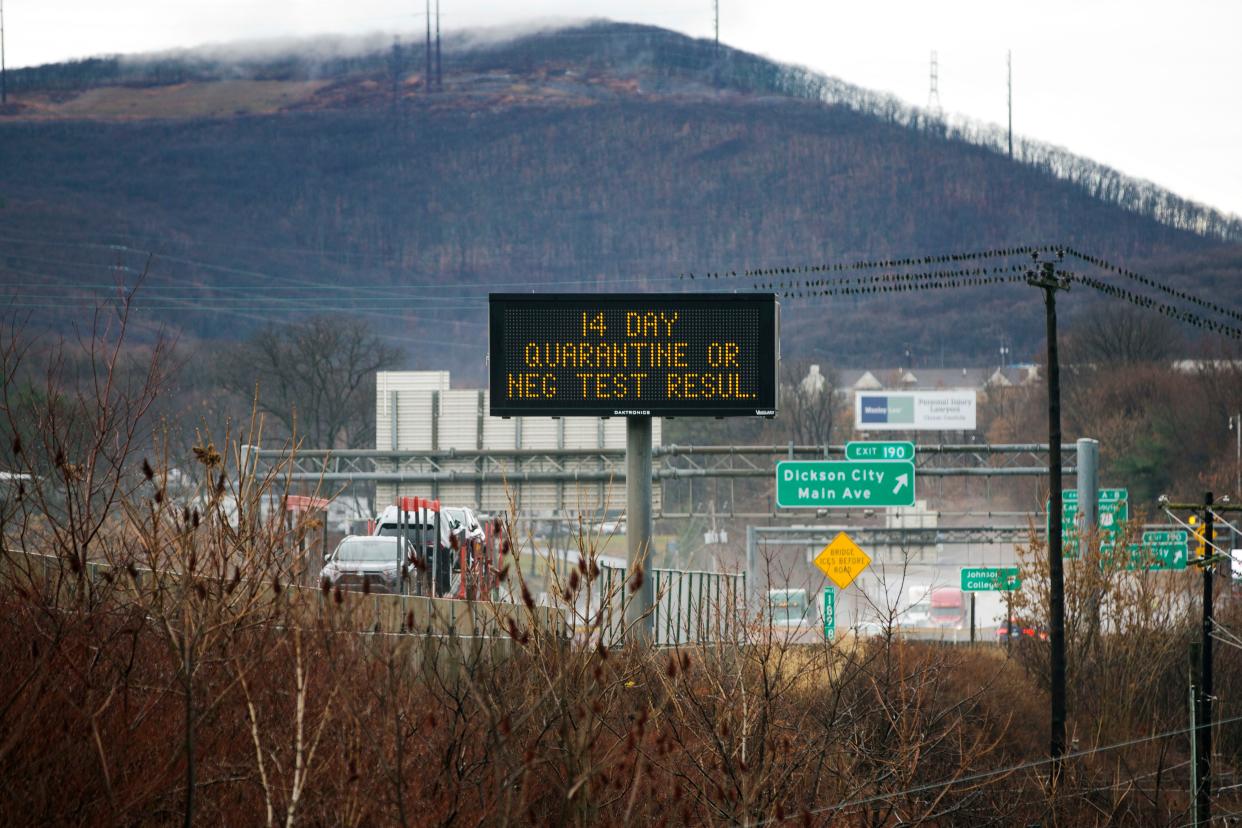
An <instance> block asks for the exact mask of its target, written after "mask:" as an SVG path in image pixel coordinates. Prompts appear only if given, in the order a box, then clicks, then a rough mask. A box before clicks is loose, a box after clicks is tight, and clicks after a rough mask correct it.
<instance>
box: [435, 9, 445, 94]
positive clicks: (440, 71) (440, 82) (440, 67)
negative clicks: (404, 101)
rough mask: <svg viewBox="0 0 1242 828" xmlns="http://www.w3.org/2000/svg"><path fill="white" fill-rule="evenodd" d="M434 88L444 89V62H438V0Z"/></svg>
mask: <svg viewBox="0 0 1242 828" xmlns="http://www.w3.org/2000/svg"><path fill="white" fill-rule="evenodd" d="M436 89H439V90H440V91H444V64H443V63H441V62H440V0H436Z"/></svg>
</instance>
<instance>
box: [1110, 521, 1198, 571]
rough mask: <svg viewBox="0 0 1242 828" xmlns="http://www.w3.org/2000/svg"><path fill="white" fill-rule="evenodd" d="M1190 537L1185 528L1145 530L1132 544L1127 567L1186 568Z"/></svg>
mask: <svg viewBox="0 0 1242 828" xmlns="http://www.w3.org/2000/svg"><path fill="white" fill-rule="evenodd" d="M1189 545H1190V539H1189V537H1188V536H1187V534H1186V531H1185V530H1181V529H1179V530H1175V531H1159V532H1144V533H1143V541H1142V543H1132V544H1130V548H1129V552H1130V559H1129V561H1128V562H1127V563H1126V569H1185V568H1186V558H1187V554H1188V551H1189Z"/></svg>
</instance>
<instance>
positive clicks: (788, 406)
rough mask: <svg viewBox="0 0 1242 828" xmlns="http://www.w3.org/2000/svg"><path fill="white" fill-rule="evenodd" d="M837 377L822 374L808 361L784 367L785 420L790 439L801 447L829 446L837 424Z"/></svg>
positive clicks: (800, 361) (816, 366)
mask: <svg viewBox="0 0 1242 828" xmlns="http://www.w3.org/2000/svg"><path fill="white" fill-rule="evenodd" d="M837 384H838V377H837V373H836V371H834V370H832V369H828V370H827V371H821V369H820V366H819V365H818V364H813V363H808V362H807V361H805V360H798V361H793V360H791V361H789V362H784V363H782V365H781V408H782V409H784V410H783V412H782V418H787V420H788V423H789V436H790V439H792V440H793V441H794V442H795V443H798V444H800V445H826V444H827V443H828V442H829V441H830V440H831V439H832V428H833V425H835V422H836V403H837Z"/></svg>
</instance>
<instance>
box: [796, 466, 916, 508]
mask: <svg viewBox="0 0 1242 828" xmlns="http://www.w3.org/2000/svg"><path fill="white" fill-rule="evenodd" d="M776 505H777V506H779V507H781V508H782V509H788V508H791V507H794V508H798V507H801V508H811V509H849V508H852V507H857V506H876V507H882V506H913V505H914V463H912V462H910V461H908V460H901V461H896V462H886V461H881V460H869V461H858V462H854V461H850V460H782V461H781V462H779V463H777V464H776Z"/></svg>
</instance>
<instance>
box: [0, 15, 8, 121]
mask: <svg viewBox="0 0 1242 828" xmlns="http://www.w3.org/2000/svg"><path fill="white" fill-rule="evenodd" d="M8 101H9V88H8V79H7V78H6V77H5V76H4V0H0V106H4V105H5V104H6V103H8Z"/></svg>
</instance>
